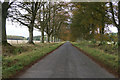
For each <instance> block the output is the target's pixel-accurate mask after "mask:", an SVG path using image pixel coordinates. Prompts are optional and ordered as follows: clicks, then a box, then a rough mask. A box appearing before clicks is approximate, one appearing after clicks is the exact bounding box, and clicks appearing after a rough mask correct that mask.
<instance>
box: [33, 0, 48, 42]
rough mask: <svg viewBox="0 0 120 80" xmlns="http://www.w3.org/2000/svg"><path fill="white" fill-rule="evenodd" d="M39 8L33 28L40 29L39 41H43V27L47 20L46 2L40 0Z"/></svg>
mask: <svg viewBox="0 0 120 80" xmlns="http://www.w3.org/2000/svg"><path fill="white" fill-rule="evenodd" d="M40 4H41V5H40V6H41V8H40V9H39V12H38V15H37V20H36V21H37V24H36V26H35V28H37V29H39V30H40V31H41V36H42V37H41V42H42V43H44V32H45V27H46V25H47V22H48V17H47V9H46V6H47V5H46V2H41V3H40Z"/></svg>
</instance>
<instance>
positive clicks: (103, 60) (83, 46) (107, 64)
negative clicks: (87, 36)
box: [72, 41, 120, 76]
mask: <svg viewBox="0 0 120 80" xmlns="http://www.w3.org/2000/svg"><path fill="white" fill-rule="evenodd" d="M72 44H73V45H74V46H76V47H77V48H79V49H80V50H81V51H82V52H83V53H85V54H86V55H87V56H89V57H91V58H92V59H93V60H94V61H95V62H97V63H99V64H100V65H101V66H102V67H104V68H106V69H107V70H108V71H109V72H111V73H114V74H115V75H116V76H118V56H117V55H113V54H109V53H105V52H104V51H103V50H100V49H98V48H92V47H89V45H90V43H88V42H86V41H81V42H79V43H77V42H72ZM119 69H120V68H119Z"/></svg>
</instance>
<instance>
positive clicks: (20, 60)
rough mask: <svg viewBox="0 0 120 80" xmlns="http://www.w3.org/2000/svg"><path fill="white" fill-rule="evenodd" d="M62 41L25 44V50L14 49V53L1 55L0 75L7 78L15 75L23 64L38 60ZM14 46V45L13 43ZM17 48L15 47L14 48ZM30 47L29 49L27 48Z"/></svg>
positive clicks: (26, 64)
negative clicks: (0, 69) (0, 66)
mask: <svg viewBox="0 0 120 80" xmlns="http://www.w3.org/2000/svg"><path fill="white" fill-rule="evenodd" d="M61 44H63V43H44V44H36V45H34V46H33V45H26V46H27V47H28V46H30V47H28V50H27V49H26V50H27V51H23V52H21V53H20V54H19V51H16V54H15V55H11V56H3V58H2V77H3V78H9V77H11V76H13V75H15V74H16V73H17V72H19V71H20V70H22V69H24V67H25V66H28V65H30V64H31V63H33V62H34V61H37V60H39V59H40V58H41V57H42V56H44V55H46V54H47V53H49V52H51V51H52V50H54V49H56V48H57V47H58V46H60V45H61ZM14 46H15V45H14ZM19 46H22V47H25V45H16V47H19ZM16 49H17V48H16ZM29 49H30V50H29Z"/></svg>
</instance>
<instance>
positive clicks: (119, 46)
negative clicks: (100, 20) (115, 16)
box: [118, 28, 120, 75]
mask: <svg viewBox="0 0 120 80" xmlns="http://www.w3.org/2000/svg"><path fill="white" fill-rule="evenodd" d="M118 57H120V28H119V29H118ZM118 61H119V64H118V73H119V75H120V58H118Z"/></svg>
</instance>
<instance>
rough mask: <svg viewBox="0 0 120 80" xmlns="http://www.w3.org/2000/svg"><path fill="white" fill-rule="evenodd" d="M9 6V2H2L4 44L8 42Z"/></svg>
mask: <svg viewBox="0 0 120 80" xmlns="http://www.w3.org/2000/svg"><path fill="white" fill-rule="evenodd" d="M7 7H8V2H4V3H2V44H3V45H6V44H8V43H7V36H6V18H7Z"/></svg>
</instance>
